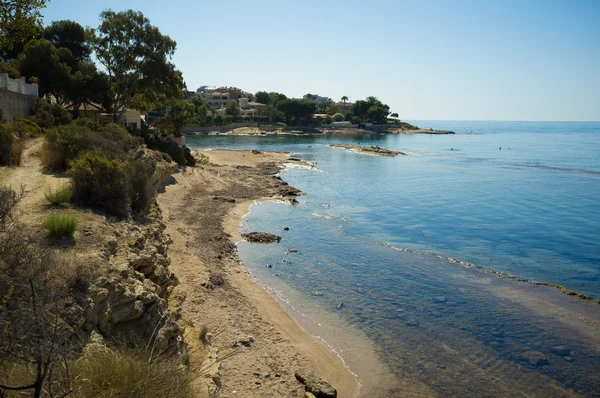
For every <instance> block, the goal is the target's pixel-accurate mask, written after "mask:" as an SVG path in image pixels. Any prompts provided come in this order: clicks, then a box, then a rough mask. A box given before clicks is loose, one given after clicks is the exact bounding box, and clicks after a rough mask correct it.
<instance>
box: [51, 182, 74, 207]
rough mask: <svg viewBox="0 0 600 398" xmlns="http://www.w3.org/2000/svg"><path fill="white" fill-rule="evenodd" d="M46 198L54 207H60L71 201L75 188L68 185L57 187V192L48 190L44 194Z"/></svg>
mask: <svg viewBox="0 0 600 398" xmlns="http://www.w3.org/2000/svg"><path fill="white" fill-rule="evenodd" d="M44 196H45V197H46V200H47V201H48V202H50V204H51V205H52V206H58V205H60V204H63V203H66V202H68V201H69V200H71V198H72V197H73V187H71V186H70V185H68V184H64V185H61V186H59V187H57V188H56V189H55V190H52V189H49V190H47V191H46V192H44Z"/></svg>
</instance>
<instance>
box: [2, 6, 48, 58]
mask: <svg viewBox="0 0 600 398" xmlns="http://www.w3.org/2000/svg"><path fill="white" fill-rule="evenodd" d="M45 7H46V0H2V2H0V58H2V59H4V60H10V59H12V58H15V57H16V55H17V54H18V53H19V52H20V51H21V50H22V49H23V47H24V46H25V44H27V42H28V41H29V40H31V39H32V38H35V37H38V36H39V32H40V30H41V26H42V14H41V12H40V11H41V9H42V8H45Z"/></svg>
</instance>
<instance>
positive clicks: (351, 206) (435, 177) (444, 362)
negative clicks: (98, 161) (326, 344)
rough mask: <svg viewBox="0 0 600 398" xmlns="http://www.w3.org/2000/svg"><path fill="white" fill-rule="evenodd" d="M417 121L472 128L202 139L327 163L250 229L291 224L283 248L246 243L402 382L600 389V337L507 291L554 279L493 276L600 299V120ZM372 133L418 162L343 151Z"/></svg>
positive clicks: (443, 391) (450, 392)
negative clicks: (354, 332) (357, 336)
mask: <svg viewBox="0 0 600 398" xmlns="http://www.w3.org/2000/svg"><path fill="white" fill-rule="evenodd" d="M415 123H416V124H418V125H419V126H421V127H426V128H429V127H431V128H443V129H451V130H454V131H456V132H457V133H458V134H456V135H444V136H433V135H363V136H344V137H342V136H323V137H298V136H269V137H239V136H238V137H230V136H210V137H206V136H205V137H189V138H188V143H189V144H190V146H192V147H194V148H198V149H200V148H231V149H240V148H244V149H253V148H258V149H261V150H273V151H290V152H293V153H294V154H295V155H296V156H299V157H301V158H302V159H304V160H308V161H312V162H317V168H318V170H310V169H304V168H298V167H290V168H286V169H285V170H284V171H283V172H282V177H283V178H284V179H285V180H286V181H288V182H289V183H290V184H291V185H293V186H295V187H297V188H299V189H301V190H302V191H304V192H306V195H305V196H302V197H300V198H299V202H300V204H299V205H297V206H289V205H285V204H281V203H262V204H260V205H256V206H254V207H253V208H252V211H251V212H250V214H249V215H248V217H247V218H246V219H245V224H244V225H243V229H246V230H258V231H263V230H264V231H269V232H274V233H278V234H281V235H282V236H283V238H284V239H283V240H282V242H281V243H280V244H278V245H270V246H256V245H251V244H247V243H241V244H240V245H239V252H240V257H241V259H242V260H243V262H244V264H245V265H246V266H247V267H248V269H249V270H251V271H252V272H253V274H255V275H256V277H257V278H258V279H259V280H261V281H262V282H263V283H265V284H266V285H269V283H270V281H275V280H278V281H281V282H283V283H285V284H287V285H288V286H290V287H292V288H294V289H295V290H297V291H298V292H300V293H301V294H302V295H304V296H305V297H306V298H307V300H309V302H311V303H313V304H314V305H315V306H319V307H321V308H325V309H326V310H329V311H332V312H337V313H339V315H340V316H342V317H343V318H344V319H346V320H347V321H348V322H350V323H351V324H353V325H354V326H356V327H358V328H360V329H361V330H363V331H365V332H366V333H367V334H368V335H369V337H370V338H371V339H372V340H373V341H374V342H375V343H376V345H377V347H378V349H379V352H380V355H381V356H382V357H384V359H385V360H386V362H387V363H388V364H389V366H390V369H391V371H392V372H393V373H394V374H395V375H396V376H398V378H399V379H400V378H404V379H411V380H414V381H415V383H417V384H418V383H421V384H422V385H424V386H427V388H428V389H429V390H428V391H429V392H430V393H433V394H439V395H442V396H456V395H463V396H465V395H466V396H485V395H488V396H514V394H517V393H518V394H520V393H521V392H524V393H531V394H534V395H538V396H548V394H550V395H557V396H561V395H565V394H570V393H573V394H580V395H583V396H596V395H598V394H599V393H598V392H599V391H600V376H599V375H598V374H599V373H600V359H599V358H600V356H599V353H598V351H597V350H598V346H597V345H596V343H595V342H591V341H590V339H589V338H588V337H586V335H584V334H583V333H580V331H578V329H577V328H575V327H570V326H568V325H567V326H565V325H564V324H558V323H557V322H555V320H554V319H553V318H552V316H548V315H547V314H545V313H542V312H540V311H536V310H534V309H533V308H531V306H529V307H527V306H524V305H522V304H520V303H518V302H516V301H514V300H509V299H506V298H502V297H501V296H502V294H501V293H500V292H502V291H503V289H525V290H523V294H529V292H532V293H535V294H538V292H539V291H540V289H539V287H535V286H531V285H527V284H523V283H518V282H513V281H509V280H506V279H502V278H497V277H492V276H490V274H486V272H484V271H485V270H486V269H492V270H496V271H500V272H506V273H509V274H512V275H515V276H518V277H521V278H527V279H531V280H537V281H547V282H551V283H557V284H560V285H563V286H565V287H567V288H569V289H572V290H575V291H577V292H581V293H585V294H588V295H592V296H594V297H595V298H600V245H599V244H598V242H597V238H598V233H599V232H600V200H599V194H600V123H535V122H526V123H523V122H455V121H453V122H437V121H436V122H428V121H416V122H415ZM358 142H360V143H361V144H372V145H379V146H382V147H386V148H390V149H397V150H401V151H403V152H406V153H408V154H409V156H402V157H395V158H384V157H377V156H369V155H365V154H357V153H352V152H349V151H347V150H344V149H339V148H331V147H329V144H332V143H358ZM500 148H502V149H500ZM284 225H287V226H289V227H290V231H287V232H284V231H282V228H283V226H284ZM289 248H295V249H297V250H298V251H299V252H298V253H289V254H287V253H286V250H287V249H289ZM448 258H451V259H456V260H459V261H462V262H465V263H469V264H473V265H475V266H476V267H477V268H476V269H472V268H467V267H465V266H464V265H461V264H460V263H458V262H456V261H450V260H449V259H448ZM282 259H290V260H292V264H290V265H288V264H285V263H282V262H281V260H282ZM267 264H272V265H273V268H266V267H265V266H266V265H267ZM543 289H546V290H549V289H548V288H543ZM564 300H572V301H573V300H574V299H572V298H569V297H567V296H564ZM341 303H344V304H343V305H342V306H341V307H340V304H341ZM568 305H575V306H586V305H587V307H589V308H587V307H586V308H585V311H588V315H589V316H591V317H595V316H597V315H598V310H599V309H600V308H596V307H594V306H597V307H600V305H598V304H593V303H592V304H590V303H583V302H578V301H577V300H574V301H573V302H572V303H571V302H568ZM598 332H599V334H600V331H598ZM333 345H335V344H333ZM557 347H558V348H557ZM531 352H534V353H535V354H531ZM540 354H541V355H543V356H544V358H543V359H541V360H533V359H531V358H532V355H533V356H534V357H535V356H536V355H538V356H539V355H540ZM557 389H558V390H557ZM381 395H383V396H385V395H387V396H395V395H398V393H397V392H393V391H389V390H388V392H387V393H385V392H382V393H381Z"/></svg>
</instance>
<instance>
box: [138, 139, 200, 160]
mask: <svg viewBox="0 0 600 398" xmlns="http://www.w3.org/2000/svg"><path fill="white" fill-rule="evenodd" d="M139 134H140V135H141V138H142V139H143V141H144V143H145V144H146V146H147V147H148V149H154V150H157V151H160V152H163V153H166V154H168V155H169V157H170V158H171V160H173V161H175V162H177V164H179V165H181V166H186V165H188V166H194V165H195V164H196V159H194V157H193V156H192V154H191V152H190V150H189V149H188V148H187V147H185V146H181V145H179V144H177V143H175V142H173V141H163V140H162V139H161V138H160V137H157V136H156V135H154V134H152V133H151V132H149V131H143V130H142V131H139Z"/></svg>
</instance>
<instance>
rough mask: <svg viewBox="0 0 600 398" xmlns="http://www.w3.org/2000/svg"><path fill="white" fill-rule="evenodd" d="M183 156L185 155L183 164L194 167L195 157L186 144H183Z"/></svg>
mask: <svg viewBox="0 0 600 398" xmlns="http://www.w3.org/2000/svg"><path fill="white" fill-rule="evenodd" d="M183 156H184V157H185V164H186V165H187V166H191V167H194V166H195V165H196V158H195V157H194V155H192V151H191V150H190V148H188V147H187V146H186V145H184V146H183Z"/></svg>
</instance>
